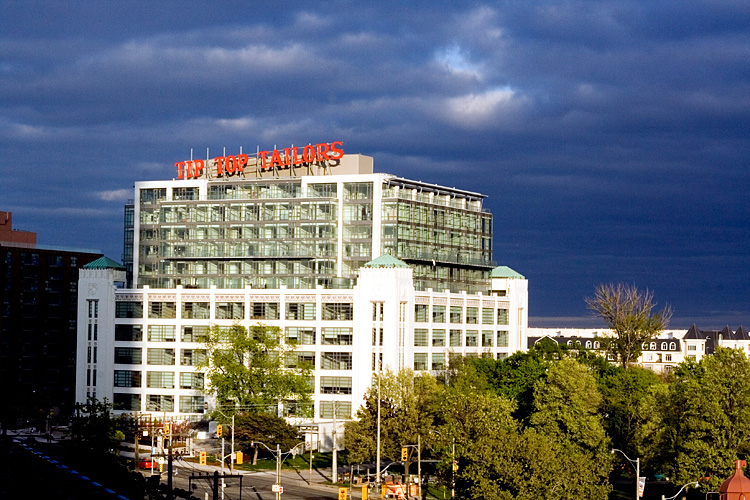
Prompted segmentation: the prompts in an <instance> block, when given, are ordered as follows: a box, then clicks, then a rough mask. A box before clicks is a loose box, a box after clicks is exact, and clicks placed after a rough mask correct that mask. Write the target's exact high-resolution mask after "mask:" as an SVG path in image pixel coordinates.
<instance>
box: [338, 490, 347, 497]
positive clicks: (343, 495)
mask: <svg viewBox="0 0 750 500" xmlns="http://www.w3.org/2000/svg"><path fill="white" fill-rule="evenodd" d="M339 500H346V488H339Z"/></svg>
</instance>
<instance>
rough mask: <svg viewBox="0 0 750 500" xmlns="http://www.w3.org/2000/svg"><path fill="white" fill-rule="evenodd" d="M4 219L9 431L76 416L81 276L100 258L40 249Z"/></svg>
mask: <svg viewBox="0 0 750 500" xmlns="http://www.w3.org/2000/svg"><path fill="white" fill-rule="evenodd" d="M36 239H37V238H36V233H33V232H28V231H17V230H14V229H13V228H12V215H11V214H10V213H9V212H0V377H2V380H3V381H4V382H5V387H6V395H5V403H4V405H3V407H4V411H3V412H2V417H1V418H2V419H3V428H8V427H12V426H15V425H17V424H19V423H20V424H23V423H25V422H29V423H36V424H40V421H41V422H43V421H44V420H45V419H46V418H47V417H49V415H50V413H52V414H53V415H54V416H57V415H70V414H72V410H73V403H74V394H75V363H76V357H75V353H76V330H77V324H76V307H77V302H78V271H79V269H80V268H81V266H83V265H85V264H86V263H88V262H90V261H92V260H94V259H96V258H98V257H100V256H101V253H98V252H97V251H95V250H76V249H65V248H59V247H50V246H41V245H37V243H36Z"/></svg>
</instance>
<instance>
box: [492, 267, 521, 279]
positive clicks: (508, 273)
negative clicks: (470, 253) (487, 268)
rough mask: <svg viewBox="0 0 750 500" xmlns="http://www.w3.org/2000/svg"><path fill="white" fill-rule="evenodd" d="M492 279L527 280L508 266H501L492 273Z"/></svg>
mask: <svg viewBox="0 0 750 500" xmlns="http://www.w3.org/2000/svg"><path fill="white" fill-rule="evenodd" d="M490 278H509V279H512V280H525V279H526V278H525V277H524V276H523V274H519V273H517V272H515V271H514V270H513V269H511V268H509V267H508V266H499V267H496V268H495V269H493V270H492V271H491V272H490Z"/></svg>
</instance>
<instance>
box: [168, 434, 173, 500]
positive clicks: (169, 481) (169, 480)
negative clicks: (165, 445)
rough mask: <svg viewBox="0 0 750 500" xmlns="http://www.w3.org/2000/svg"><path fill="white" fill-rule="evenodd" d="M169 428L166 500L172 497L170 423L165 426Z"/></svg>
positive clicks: (171, 437)
mask: <svg viewBox="0 0 750 500" xmlns="http://www.w3.org/2000/svg"><path fill="white" fill-rule="evenodd" d="M167 425H168V426H169V427H168V429H169V459H168V460H169V462H168V463H167V500H172V499H173V498H174V495H173V494H172V441H173V438H174V429H172V422H169V423H168V424H167Z"/></svg>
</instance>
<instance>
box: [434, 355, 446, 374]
mask: <svg viewBox="0 0 750 500" xmlns="http://www.w3.org/2000/svg"><path fill="white" fill-rule="evenodd" d="M432 369H433V370H445V353H442V352H434V353H432Z"/></svg>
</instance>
